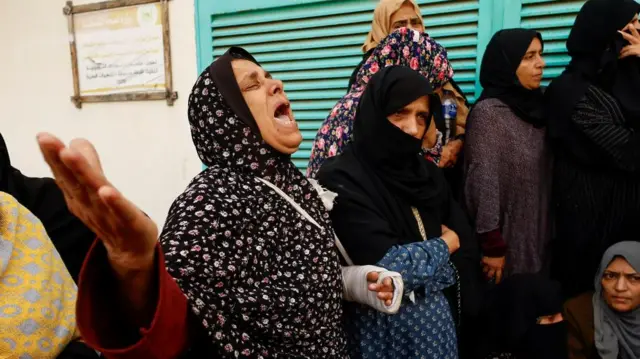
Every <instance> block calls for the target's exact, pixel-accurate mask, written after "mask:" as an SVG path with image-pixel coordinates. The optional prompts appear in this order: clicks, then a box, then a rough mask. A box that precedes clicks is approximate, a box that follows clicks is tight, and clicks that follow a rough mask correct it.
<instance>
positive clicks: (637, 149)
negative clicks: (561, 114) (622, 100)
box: [572, 86, 640, 173]
mask: <svg viewBox="0 0 640 359" xmlns="http://www.w3.org/2000/svg"><path fill="white" fill-rule="evenodd" d="M572 122H573V124H574V125H575V126H576V127H577V129H578V130H579V131H580V132H582V133H583V134H584V135H585V136H586V137H587V138H588V139H589V141H590V142H591V143H592V144H593V145H594V146H596V147H597V149H598V151H601V152H603V153H605V154H606V155H607V156H606V157H607V158H610V159H611V160H610V163H603V164H602V165H603V166H605V167H613V168H614V169H617V170H622V171H625V172H634V173H637V172H640V134H639V133H638V131H634V129H633V128H631V127H630V126H629V125H628V123H627V121H626V120H625V118H624V115H623V114H622V112H621V110H620V107H619V106H618V104H617V103H616V102H615V99H613V98H611V96H609V95H608V94H606V93H605V92H604V91H602V90H600V89H598V88H595V87H593V86H591V87H590V88H589V89H588V90H587V93H586V95H585V96H584V98H583V99H582V100H580V101H579V102H578V103H577V104H576V108H575V111H574V113H573V116H572Z"/></svg>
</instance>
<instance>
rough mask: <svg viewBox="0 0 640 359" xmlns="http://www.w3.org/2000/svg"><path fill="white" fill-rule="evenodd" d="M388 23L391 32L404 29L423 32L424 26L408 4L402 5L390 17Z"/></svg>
mask: <svg viewBox="0 0 640 359" xmlns="http://www.w3.org/2000/svg"><path fill="white" fill-rule="evenodd" d="M389 23H390V24H391V31H394V30H397V29H399V28H401V27H406V28H409V29H411V30H415V31H419V32H424V26H423V25H422V21H420V14H416V10H415V9H414V8H413V5H411V3H409V2H405V3H404V4H402V6H401V7H400V8H399V9H398V10H396V12H394V13H393V14H392V15H391V19H390V21H389Z"/></svg>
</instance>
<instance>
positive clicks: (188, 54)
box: [0, 0, 201, 225]
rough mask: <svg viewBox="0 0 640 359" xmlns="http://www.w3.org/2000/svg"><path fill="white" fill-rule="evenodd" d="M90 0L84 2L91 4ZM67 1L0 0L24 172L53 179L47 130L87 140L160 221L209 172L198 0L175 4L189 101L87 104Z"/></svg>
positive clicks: (175, 36) (1, 97)
mask: <svg viewBox="0 0 640 359" xmlns="http://www.w3.org/2000/svg"><path fill="white" fill-rule="evenodd" d="M87 2H90V1H86V0H85V1H79V0H76V1H74V4H77V5H79V4H82V3H87ZM63 6H64V1H63V0H59V1H55V0H0V34H1V35H2V36H1V37H2V39H3V43H2V50H1V51H0V52H1V54H0V132H2V134H3V136H4V138H5V140H6V142H7V145H8V147H9V152H10V154H11V160H12V163H13V165H14V166H15V167H17V168H18V169H20V170H21V171H23V172H24V173H25V174H27V175H30V176H49V175H50V171H49V169H48V167H47V166H46V164H45V162H44V161H43V160H42V156H41V155H40V152H39V149H38V147H37V144H36V142H35V136H36V134H37V133H38V132H40V131H49V132H52V133H54V134H55V135H58V136H59V137H60V138H62V139H63V140H64V141H69V140H71V139H72V138H74V137H85V138H87V139H89V140H90V141H92V142H93V143H94V144H95V146H96V147H97V149H98V152H99V153H100V155H101V159H102V164H103V166H104V169H105V172H106V174H107V177H108V178H109V179H110V180H111V181H112V182H113V183H114V184H115V185H116V187H117V188H119V189H120V190H121V191H123V192H124V194H125V195H126V196H127V197H129V198H130V199H131V200H133V201H134V202H135V203H136V204H138V205H139V206H140V207H141V208H142V209H143V210H144V211H146V212H147V213H149V215H150V216H151V217H152V218H153V219H154V220H156V222H158V224H159V225H162V223H163V222H164V220H165V217H166V214H167V211H168V209H169V206H170V205H171V203H172V201H173V199H174V198H175V197H176V196H177V195H178V194H179V193H180V192H182V190H183V189H184V188H185V186H186V185H187V184H188V182H189V180H190V179H191V178H192V177H193V176H194V175H195V174H197V173H198V172H199V171H200V169H201V164H200V161H199V160H198V157H197V154H196V152H195V150H194V147H193V144H192V142H191V135H190V133H189V127H188V121H187V98H188V95H189V92H190V90H191V86H192V85H193V82H194V81H195V79H196V76H197V70H196V50H195V30H194V3H193V0H173V1H171V2H170V17H171V18H170V21H171V47H172V54H173V59H172V61H173V74H174V75H173V78H174V86H175V90H176V91H178V95H179V99H178V101H177V102H176V104H175V105H174V107H168V106H167V105H166V102H164V101H151V102H137V103H132V102H126V103H99V104H84V105H83V108H82V109H81V110H78V109H76V108H75V107H74V105H73V104H72V103H71V101H70V99H69V98H70V96H71V95H72V94H73V85H72V75H71V60H70V55H69V42H68V39H69V37H68V32H67V20H66V17H65V16H63V14H62V8H63Z"/></svg>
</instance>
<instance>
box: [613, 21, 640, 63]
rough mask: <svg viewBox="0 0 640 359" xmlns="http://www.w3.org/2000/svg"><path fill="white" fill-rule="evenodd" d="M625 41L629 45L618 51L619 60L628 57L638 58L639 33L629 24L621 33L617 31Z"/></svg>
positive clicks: (639, 51) (639, 49) (639, 52)
mask: <svg viewBox="0 0 640 359" xmlns="http://www.w3.org/2000/svg"><path fill="white" fill-rule="evenodd" d="M618 32H619V33H620V34H621V35H622V37H624V38H625V40H627V41H629V45H627V46H625V47H623V48H622V51H620V58H621V59H624V58H626V57H630V56H637V57H640V33H638V29H636V28H635V26H633V25H631V24H629V25H627V26H625V27H624V29H622V31H618Z"/></svg>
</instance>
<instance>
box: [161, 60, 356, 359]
mask: <svg viewBox="0 0 640 359" xmlns="http://www.w3.org/2000/svg"><path fill="white" fill-rule="evenodd" d="M216 86H218V84H214V82H213V80H212V78H211V75H210V73H209V70H208V69H207V70H205V71H204V73H203V74H202V75H201V77H200V78H199V79H198V81H197V82H196V84H195V86H194V88H193V91H192V94H191V96H190V98H189V121H190V125H191V132H192V137H193V141H194V143H195V145H196V149H197V151H198V155H199V156H200V159H201V160H202V161H203V162H204V163H205V164H206V165H208V166H209V168H208V169H206V170H204V171H203V172H202V173H201V174H199V175H198V176H196V177H195V178H194V179H193V181H192V182H191V184H190V185H189V186H188V188H187V189H186V191H185V192H184V193H183V194H182V195H180V196H179V197H178V198H177V199H176V201H175V202H174V203H173V205H172V207H171V209H170V212H169V217H168V219H167V223H166V225H165V228H164V231H163V233H162V235H161V239H160V240H161V243H162V248H163V251H164V253H165V257H166V266H167V269H168V271H169V273H170V274H171V275H172V276H173V277H174V278H175V279H176V281H177V283H178V285H179V286H180V288H181V289H182V291H183V292H184V293H185V295H186V296H187V297H188V300H189V303H190V306H191V309H192V311H193V314H195V317H197V321H198V323H200V325H201V327H202V328H203V331H204V332H205V333H206V334H207V335H208V337H209V338H210V340H211V343H212V345H213V346H214V347H215V348H216V350H217V352H218V355H219V357H221V358H238V357H243V358H294V357H295V358H298V357H306V358H346V357H347V349H346V335H345V334H344V331H343V328H342V277H341V267H340V262H339V258H338V255H337V251H336V249H335V244H334V233H333V230H332V228H331V223H330V220H329V217H328V214H327V212H326V210H325V209H324V205H323V204H322V202H321V200H320V198H319V197H318V195H317V193H316V191H315V190H314V189H313V187H312V186H311V184H310V183H309V182H308V181H307V180H306V179H305V177H304V176H303V175H302V173H300V172H299V171H298V170H297V168H296V167H295V166H294V164H293V163H292V162H291V160H290V158H289V156H284V155H282V154H280V153H278V152H276V151H274V150H273V149H272V148H271V147H270V146H268V145H267V144H265V143H264V141H263V140H261V139H260V138H259V137H258V136H257V135H255V134H254V133H253V132H252V130H251V129H250V128H249V126H248V125H246V124H245V123H243V122H242V121H240V120H239V118H238V117H237V116H236V115H235V114H234V113H233V112H232V110H231V109H230V108H229V106H228V105H227V104H226V103H225V100H224V99H223V97H222V95H221V93H220V92H219V90H218V88H217V87H216ZM258 177H262V178H264V179H266V180H268V181H270V182H271V183H273V184H275V185H276V186H278V188H280V189H281V190H283V191H284V192H285V193H287V195H289V196H290V197H292V198H293V199H295V200H296V202H298V203H299V204H300V205H301V206H302V207H303V208H304V209H305V210H306V211H307V212H308V213H309V214H310V215H311V216H312V217H313V218H314V219H315V220H316V221H317V222H318V223H319V224H321V226H322V227H323V228H322V229H318V228H317V227H316V226H314V225H312V224H311V223H310V222H308V221H306V220H305V219H304V218H302V216H301V215H300V214H299V213H298V212H297V211H294V210H292V209H291V207H290V205H289V204H288V203H287V202H286V200H285V199H284V198H282V197H281V196H280V195H278V194H277V193H275V192H274V191H273V190H272V189H270V188H268V187H267V186H266V185H264V184H263V183H262V182H260V181H259V180H258V179H257V178H258Z"/></svg>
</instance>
